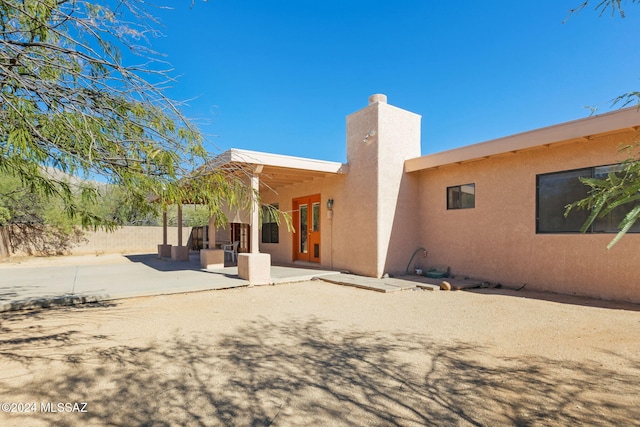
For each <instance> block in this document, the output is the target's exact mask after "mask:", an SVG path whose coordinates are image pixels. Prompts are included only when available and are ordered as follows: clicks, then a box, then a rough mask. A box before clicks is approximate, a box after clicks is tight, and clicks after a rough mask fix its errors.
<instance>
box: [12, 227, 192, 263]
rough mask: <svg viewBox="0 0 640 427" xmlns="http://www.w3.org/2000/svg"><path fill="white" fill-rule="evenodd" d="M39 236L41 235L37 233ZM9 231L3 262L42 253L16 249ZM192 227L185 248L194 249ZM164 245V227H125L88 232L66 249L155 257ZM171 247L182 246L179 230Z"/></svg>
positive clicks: (171, 232)
mask: <svg viewBox="0 0 640 427" xmlns="http://www.w3.org/2000/svg"><path fill="white" fill-rule="evenodd" d="M34 232H37V231H34ZM10 234H11V233H10V229H9V227H0V259H2V258H7V257H9V256H11V255H25V254H30V253H36V254H37V253H38V250H37V249H35V250H34V249H33V248H32V247H24V246H22V247H20V246H18V247H14V246H16V245H15V244H14V245H13V246H12V242H11V238H10ZM190 235H191V227H182V236H183V242H182V244H183V245H187V246H190V240H191V239H190ZM160 243H162V227H121V228H118V229H117V230H115V231H113V232H107V231H102V230H98V231H85V232H84V233H83V236H82V238H81V239H80V242H76V243H74V244H72V245H69V247H66V248H63V249H64V250H63V252H64V253H66V254H74V255H81V254H93V253H95V254H103V253H155V252H156V251H157V250H158V247H157V245H158V244H160ZM167 243H168V244H171V245H177V244H178V227H168V228H167Z"/></svg>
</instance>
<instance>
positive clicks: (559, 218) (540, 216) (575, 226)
mask: <svg viewBox="0 0 640 427" xmlns="http://www.w3.org/2000/svg"><path fill="white" fill-rule="evenodd" d="M619 168H620V165H609V166H598V167H592V168H584V169H575V170H570V171H563V172H555V173H548V174H543V175H538V176H537V192H536V193H537V194H536V201H537V213H536V230H537V232H538V233H579V232H580V229H581V228H582V225H583V224H584V223H585V221H586V220H587V218H588V217H589V212H588V211H586V210H584V209H572V210H571V212H569V215H568V216H567V217H565V216H564V213H565V210H566V206H567V205H570V204H571V203H573V202H577V201H578V200H581V199H584V198H585V197H587V196H588V191H589V187H588V186H586V185H585V184H583V183H582V182H581V181H580V178H592V177H593V178H598V179H604V178H606V177H607V175H608V174H609V173H611V172H616V171H617V170H619ZM633 206H634V204H627V205H621V206H618V207H617V208H615V209H614V210H613V211H611V212H610V213H609V214H608V215H607V216H605V217H603V218H597V219H596V220H595V221H594V222H593V224H592V225H591V227H590V229H589V230H587V232H588V233H617V232H618V224H620V221H622V219H623V218H624V216H625V215H626V214H627V212H629V211H630V210H631V208H633ZM629 232H632V233H633V232H636V233H637V232H640V223H636V224H634V226H633V227H632V228H631V230H629Z"/></svg>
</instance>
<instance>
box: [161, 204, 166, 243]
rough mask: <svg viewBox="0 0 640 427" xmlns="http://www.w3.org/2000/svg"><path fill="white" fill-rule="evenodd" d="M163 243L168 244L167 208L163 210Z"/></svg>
mask: <svg viewBox="0 0 640 427" xmlns="http://www.w3.org/2000/svg"><path fill="white" fill-rule="evenodd" d="M162 244H163V245H166V244H167V210H166V209H165V210H163V211H162Z"/></svg>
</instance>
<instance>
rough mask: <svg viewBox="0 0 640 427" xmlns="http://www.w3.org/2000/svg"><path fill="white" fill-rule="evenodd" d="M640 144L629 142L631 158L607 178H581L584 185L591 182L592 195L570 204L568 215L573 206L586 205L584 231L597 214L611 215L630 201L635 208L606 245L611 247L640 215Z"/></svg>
mask: <svg viewBox="0 0 640 427" xmlns="http://www.w3.org/2000/svg"><path fill="white" fill-rule="evenodd" d="M637 147H638V145H635V146H627V147H625V148H624V151H626V152H627V153H628V159H627V161H625V162H624V163H623V164H622V165H621V168H620V170H619V171H616V172H610V173H609V174H608V175H607V177H606V178H604V179H596V178H581V179H580V181H582V182H583V183H584V184H585V185H587V186H589V188H590V189H589V196H588V197H586V198H584V199H582V200H579V201H577V202H575V203H572V204H570V205H568V206H567V208H566V211H565V216H567V215H568V214H569V212H570V211H571V209H574V208H578V209H586V210H588V211H590V212H591V213H590V215H589V217H588V218H587V220H586V222H585V223H584V224H583V226H582V228H581V231H582V232H583V233H584V232H586V231H587V230H588V229H589V227H591V225H592V224H593V222H594V221H595V220H596V218H602V217H605V216H606V215H608V214H609V213H610V212H611V211H612V210H613V209H615V208H617V207H618V206H621V205H627V204H629V205H631V206H632V208H631V209H630V210H629V212H628V213H627V214H626V215H625V217H624V218H623V219H622V221H621V222H620V224H619V225H618V229H619V230H620V231H619V232H618V234H616V236H615V237H614V238H613V240H612V241H611V242H610V243H609V244H608V245H607V249H611V248H612V247H613V246H614V245H615V244H616V243H618V242H619V241H620V239H621V238H622V237H623V236H624V235H625V234H626V233H627V232H628V231H629V229H631V227H632V226H633V225H634V224H635V223H636V221H638V219H640V162H639V161H638V154H637V153H636V152H634V148H636V149H637Z"/></svg>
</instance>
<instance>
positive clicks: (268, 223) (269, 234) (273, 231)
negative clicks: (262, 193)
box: [262, 204, 280, 243]
mask: <svg viewBox="0 0 640 427" xmlns="http://www.w3.org/2000/svg"><path fill="white" fill-rule="evenodd" d="M277 209H278V205H277V204H273V205H271V206H270V207H269V206H263V207H262V243H279V241H280V240H279V236H280V227H279V226H278V218H277V215H278V212H277Z"/></svg>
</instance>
